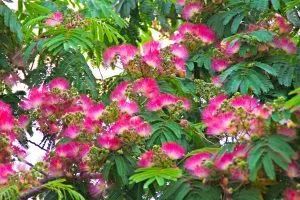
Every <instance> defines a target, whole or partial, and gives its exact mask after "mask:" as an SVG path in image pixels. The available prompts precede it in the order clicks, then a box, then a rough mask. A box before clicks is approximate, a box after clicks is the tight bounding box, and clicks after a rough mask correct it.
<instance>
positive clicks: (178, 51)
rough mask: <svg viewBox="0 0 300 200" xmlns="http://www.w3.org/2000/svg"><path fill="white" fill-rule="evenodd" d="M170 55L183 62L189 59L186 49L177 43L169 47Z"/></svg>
mask: <svg viewBox="0 0 300 200" xmlns="http://www.w3.org/2000/svg"><path fill="white" fill-rule="evenodd" d="M171 53H172V54H173V55H174V56H176V57H178V58H180V59H182V60H184V61H185V60H186V59H188V57H189V52H188V50H187V48H185V46H183V45H180V44H177V43H175V44H172V45H171Z"/></svg>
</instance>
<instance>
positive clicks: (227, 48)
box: [221, 41, 241, 56]
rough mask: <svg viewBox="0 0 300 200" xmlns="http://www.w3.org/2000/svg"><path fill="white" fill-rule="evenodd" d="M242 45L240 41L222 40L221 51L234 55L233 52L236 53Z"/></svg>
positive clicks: (227, 54)
mask: <svg viewBox="0 0 300 200" xmlns="http://www.w3.org/2000/svg"><path fill="white" fill-rule="evenodd" d="M240 47H241V43H240V42H238V41H235V42H233V41H228V42H222V43H221V51H222V52H223V53H224V54H225V55H226V56H232V55H233V54H236V53H238V52H239V50H240Z"/></svg>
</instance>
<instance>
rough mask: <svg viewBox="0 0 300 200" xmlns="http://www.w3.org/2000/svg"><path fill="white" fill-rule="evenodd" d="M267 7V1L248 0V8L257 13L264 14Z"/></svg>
mask: <svg viewBox="0 0 300 200" xmlns="http://www.w3.org/2000/svg"><path fill="white" fill-rule="evenodd" d="M268 6H269V0H250V7H251V8H253V9H256V10H258V11H262V12H266V11H267V10H268Z"/></svg>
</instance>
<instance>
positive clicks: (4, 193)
mask: <svg viewBox="0 0 300 200" xmlns="http://www.w3.org/2000/svg"><path fill="white" fill-rule="evenodd" d="M18 196H19V189H18V187H17V186H16V185H8V186H5V187H1V188H0V199H3V200H17V199H18Z"/></svg>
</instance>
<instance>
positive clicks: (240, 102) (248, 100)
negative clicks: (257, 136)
mask: <svg viewBox="0 0 300 200" xmlns="http://www.w3.org/2000/svg"><path fill="white" fill-rule="evenodd" d="M231 105H232V106H233V107H234V108H243V109H244V110H246V111H247V112H249V113H252V112H254V111H255V109H256V108H257V107H258V106H259V103H258V101H257V100H256V99H255V98H253V97H251V96H248V95H243V96H237V97H235V98H234V99H232V101H231Z"/></svg>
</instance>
